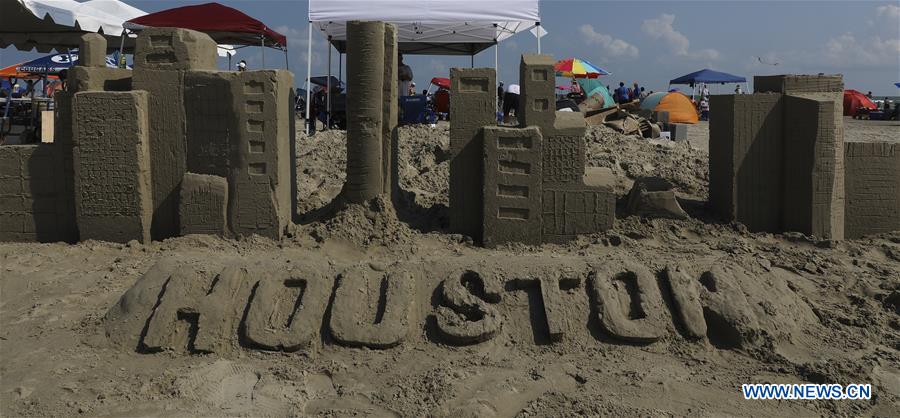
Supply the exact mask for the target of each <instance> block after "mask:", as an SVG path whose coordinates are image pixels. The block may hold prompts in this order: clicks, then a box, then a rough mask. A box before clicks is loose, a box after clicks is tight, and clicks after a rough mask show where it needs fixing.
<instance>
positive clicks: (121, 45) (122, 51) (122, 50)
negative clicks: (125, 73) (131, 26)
mask: <svg viewBox="0 0 900 418" xmlns="http://www.w3.org/2000/svg"><path fill="white" fill-rule="evenodd" d="M127 33H128V30H127V29H122V40H121V41H120V42H119V61H120V62H121V61H122V57H123V56H124V55H125V36H127V35H126V34H127ZM116 67H119V68H125V67H128V64H127V61H126V64H125V65H121V66H120V65H119V63H118V62H117V63H116Z"/></svg>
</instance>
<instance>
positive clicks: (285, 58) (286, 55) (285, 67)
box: [284, 47, 291, 70]
mask: <svg viewBox="0 0 900 418" xmlns="http://www.w3.org/2000/svg"><path fill="white" fill-rule="evenodd" d="M284 69H285V70H290V69H291V64H290V63H289V62H288V51H287V47H284Z"/></svg>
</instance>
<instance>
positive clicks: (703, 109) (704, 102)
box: [700, 98, 709, 120]
mask: <svg viewBox="0 0 900 418" xmlns="http://www.w3.org/2000/svg"><path fill="white" fill-rule="evenodd" d="M700 120H709V99H708V98H701V99H700Z"/></svg>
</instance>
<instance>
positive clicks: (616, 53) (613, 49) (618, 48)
mask: <svg viewBox="0 0 900 418" xmlns="http://www.w3.org/2000/svg"><path fill="white" fill-rule="evenodd" d="M578 30H579V32H581V35H582V36H583V37H584V40H585V42H586V43H587V44H588V45H596V46H599V47H600V48H601V49H602V50H603V52H604V53H606V54H607V55H609V56H612V57H627V58H637V57H638V56H639V55H640V51H639V50H638V48H637V47H636V46H634V45H632V44H630V43H628V42H625V41H623V40H621V39H618V38H613V37H612V36H610V35H607V34H605V33H598V32H597V31H595V30H594V27H593V26H591V25H581V27H580V28H579V29H578Z"/></svg>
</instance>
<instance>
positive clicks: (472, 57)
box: [469, 55, 475, 68]
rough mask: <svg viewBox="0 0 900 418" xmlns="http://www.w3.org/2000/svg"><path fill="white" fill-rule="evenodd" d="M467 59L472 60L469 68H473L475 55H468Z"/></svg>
mask: <svg viewBox="0 0 900 418" xmlns="http://www.w3.org/2000/svg"><path fill="white" fill-rule="evenodd" d="M469 58H471V59H472V64H471V68H475V55H469Z"/></svg>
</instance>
